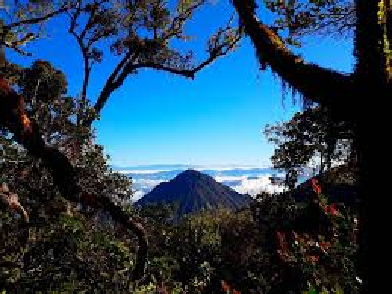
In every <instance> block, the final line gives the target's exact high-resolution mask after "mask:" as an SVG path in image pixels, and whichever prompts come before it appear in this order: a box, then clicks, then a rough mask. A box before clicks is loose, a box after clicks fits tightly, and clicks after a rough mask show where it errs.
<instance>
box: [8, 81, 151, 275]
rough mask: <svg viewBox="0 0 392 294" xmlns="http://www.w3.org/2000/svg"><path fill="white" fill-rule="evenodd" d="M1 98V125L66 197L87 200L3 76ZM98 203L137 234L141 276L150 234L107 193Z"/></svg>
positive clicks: (65, 162) (72, 173) (72, 172)
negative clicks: (34, 158) (46, 172)
mask: <svg viewBox="0 0 392 294" xmlns="http://www.w3.org/2000/svg"><path fill="white" fill-rule="evenodd" d="M0 99H1V101H2V107H1V108H0V126H1V127H5V128H6V129H7V130H9V131H10V132H12V133H13V134H14V138H15V140H16V142H18V143H19V144H21V145H22V146H23V147H24V148H25V149H26V150H27V151H28V152H29V154H30V155H32V156H35V157H37V158H39V159H41V160H42V162H43V163H44V165H45V166H46V167H47V168H48V169H49V171H50V173H51V175H52V178H53V182H54V184H55V185H56V186H57V187H58V189H59V190H60V192H61V195H62V196H63V197H64V198H66V199H68V200H70V201H73V202H81V203H83V204H86V199H84V198H83V197H80V194H81V192H82V191H80V188H79V187H78V186H77V185H76V184H75V183H76V182H77V181H76V170H75V168H74V167H73V166H72V164H71V163H70V161H69V160H68V158H67V157H66V156H65V155H64V154H63V153H61V152H60V151H59V150H57V149H55V148H53V147H49V146H46V144H45V142H44V140H43V138H42V134H41V132H40V131H39V128H38V125H37V124H36V123H34V122H33V121H31V120H30V118H29V117H28V116H27V114H26V109H25V104H24V98H23V96H21V95H19V94H17V93H16V92H15V91H14V90H13V89H11V87H10V86H9V84H8V83H7V82H6V80H5V79H4V78H3V77H0ZM97 206H98V207H100V208H102V209H104V210H107V211H108V212H109V213H110V214H111V216H112V217H113V219H114V220H115V221H117V222H119V223H121V224H122V225H124V226H125V227H126V228H127V229H129V230H130V231H132V232H133V233H134V234H135V235H136V236H137V238H138V247H139V249H138V253H137V260H136V265H135V268H134V271H133V276H132V278H134V279H141V278H142V277H143V276H144V269H145V266H146V262H147V251H148V241H147V234H146V232H145V230H144V228H143V227H142V225H141V224H139V223H138V222H136V221H135V220H134V219H133V218H131V217H129V216H128V215H127V214H126V213H125V212H124V211H123V210H122V209H121V207H120V206H118V205H116V204H115V203H113V202H112V201H111V200H110V198H109V197H107V196H106V197H103V198H101V199H97Z"/></svg>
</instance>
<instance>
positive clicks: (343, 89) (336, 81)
mask: <svg viewBox="0 0 392 294" xmlns="http://www.w3.org/2000/svg"><path fill="white" fill-rule="evenodd" d="M250 2H252V1H250V0H233V5H234V7H235V8H236V10H237V12H238V15H239V18H240V22H241V24H242V25H243V26H244V28H245V32H246V34H247V35H249V37H250V38H251V40H252V42H253V44H254V47H255V48H256V54H257V56H258V58H259V61H260V63H261V65H264V66H265V65H266V64H268V65H269V66H270V67H271V69H272V70H273V71H274V72H276V73H277V74H278V75H279V76H280V77H281V78H282V79H283V81H285V82H287V83H288V84H290V86H291V87H293V88H294V89H295V90H297V91H298V92H300V93H301V94H302V95H304V96H305V97H306V98H307V99H309V100H311V101H313V102H316V103H320V104H322V105H325V106H330V107H332V108H334V109H336V110H337V111H338V112H340V113H341V114H344V112H346V113H345V114H346V116H347V109H349V108H350V106H351V104H352V103H353V102H354V100H353V99H354V98H355V97H352V96H353V95H352V93H353V90H354V87H353V81H352V80H353V79H352V77H351V76H347V75H343V74H341V73H338V72H336V71H333V70H330V69H325V68H322V67H320V66H318V65H315V64H310V63H306V62H305V61H304V60H303V59H302V58H301V57H299V56H297V55H295V54H293V53H292V52H290V51H289V50H288V49H287V48H286V46H285V45H284V43H283V41H282V39H281V38H280V37H279V36H278V35H277V34H276V33H275V32H274V31H273V30H271V29H270V28H268V27H267V26H265V25H264V24H263V23H262V22H260V21H259V20H258V19H257V18H256V16H255V14H254V11H253V9H252V5H251V3H250ZM343 109H344V110H343Z"/></svg>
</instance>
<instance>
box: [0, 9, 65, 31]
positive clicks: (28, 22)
mask: <svg viewBox="0 0 392 294" xmlns="http://www.w3.org/2000/svg"><path fill="white" fill-rule="evenodd" d="M69 8H71V6H70V5H64V6H62V7H61V8H60V9H59V10H56V11H53V12H51V13H48V14H46V15H44V16H41V17H34V18H28V19H24V20H21V21H19V22H15V23H11V24H9V25H6V26H4V28H5V29H12V28H16V27H19V26H23V25H31V24H37V23H40V22H43V21H46V20H48V19H50V18H52V17H54V16H56V15H59V14H61V13H63V12H66V11H67V10H68V9H69Z"/></svg>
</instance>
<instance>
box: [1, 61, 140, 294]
mask: <svg viewBox="0 0 392 294" xmlns="http://www.w3.org/2000/svg"><path fill="white" fill-rule="evenodd" d="M10 78H11V77H10ZM11 80H13V81H14V82H15V83H16V84H15V86H16V87H17V88H18V89H19V90H20V93H22V94H24V95H25V96H26V97H29V98H30V99H26V100H25V103H26V104H25V106H26V109H27V113H28V115H29V116H30V117H32V118H34V120H36V121H39V122H40V128H41V130H42V136H43V137H42V138H43V140H44V141H45V143H46V144H47V145H48V146H50V147H52V148H53V147H54V148H57V149H59V150H61V151H62V152H63V154H64V155H65V156H66V158H67V159H68V160H69V161H70V162H72V164H73V167H74V169H75V172H76V178H77V180H78V183H77V185H78V186H79V187H80V190H81V191H82V193H81V196H80V198H81V199H80V202H81V204H83V205H84V206H82V207H79V206H78V205H77V204H76V203H72V202H70V201H67V199H66V198H64V197H62V195H60V193H58V189H56V187H53V181H52V179H51V175H50V173H49V172H48V171H47V170H46V169H45V167H44V165H43V164H42V162H41V161H39V160H36V159H35V158H34V157H32V156H30V155H29V154H28V153H27V152H26V150H24V149H23V148H21V146H19V145H18V144H16V143H15V141H14V140H13V138H12V134H11V133H9V132H8V131H7V130H6V129H1V134H0V143H1V145H0V170H1V177H2V181H4V182H3V186H4V184H5V183H7V187H6V189H3V188H2V189H1V190H2V195H1V196H4V197H2V198H3V199H2V200H5V202H6V205H8V206H9V207H10V208H13V209H14V210H16V211H17V212H19V214H20V215H22V216H24V220H25V221H27V222H28V224H23V225H22V224H20V225H19V226H18V222H17V221H16V220H15V218H12V217H11V216H10V215H7V213H3V212H0V218H1V222H2V234H1V244H2V246H1V247H2V248H1V251H2V254H1V258H0V268H1V270H0V281H1V282H0V284H1V285H2V287H5V288H4V289H7V290H8V289H13V290H15V289H17V288H18V287H21V288H23V289H24V290H27V289H29V290H34V289H35V290H42V289H43V288H45V287H48V286H49V284H50V286H52V287H56V285H57V287H60V288H61V285H63V287H65V284H66V283H67V281H68V280H69V279H71V280H72V279H74V280H72V281H73V282H75V280H76V281H77V283H76V284H78V285H79V284H80V285H79V286H81V287H82V285H83V284H84V287H87V288H88V287H91V286H92V289H94V285H90V284H89V283H87V284H86V279H85V275H86V274H87V273H90V274H91V276H94V277H95V278H94V279H95V280H96V285H95V286H97V285H102V286H105V285H106V287H113V285H114V284H112V285H111V286H110V285H109V284H108V282H107V281H106V280H105V279H103V276H102V275H100V274H99V271H100V270H101V272H102V273H106V274H108V275H113V274H114V275H115V274H116V273H117V271H116V270H115V269H114V268H113V267H116V266H118V265H119V264H121V265H122V266H123V268H127V267H128V268H129V265H128V266H127V262H128V263H129V260H131V259H132V257H133V254H131V252H129V251H127V250H126V251H125V252H126V254H125V253H124V252H123V251H121V250H119V249H118V248H117V246H120V245H121V242H119V240H118V239H119V238H118V237H117V238H116V239H114V237H115V235H116V232H118V230H119V229H120V227H119V226H111V227H110V226H109V229H103V230H100V231H98V232H97V229H94V228H97V227H102V225H101V224H102V223H111V222H110V221H105V222H103V221H102V220H103V219H105V220H107V216H106V215H105V213H104V211H102V210H99V209H98V210H96V209H92V208H93V207H94V206H95V201H96V199H99V198H102V197H109V198H110V200H111V201H112V202H114V203H118V202H126V201H129V198H130V195H131V193H132V191H131V185H130V180H129V179H128V178H127V177H126V176H124V175H121V174H117V173H114V172H112V171H111V170H110V168H109V166H108V164H107V158H106V157H105V156H104V154H103V148H102V146H99V145H97V144H95V143H94V133H93V131H92V130H91V129H86V128H84V127H83V126H79V127H77V126H76V124H75V123H73V121H74V118H75V117H76V114H77V113H78V110H79V108H80V107H81V104H80V103H79V102H80V99H76V98H73V97H69V96H67V95H66V94H67V93H66V92H67V83H66V79H65V76H64V74H63V73H62V72H61V71H59V70H57V69H55V68H54V67H53V66H52V65H51V64H50V63H48V62H43V61H40V60H38V61H35V62H34V63H33V64H32V65H31V66H30V67H29V68H20V67H19V68H17V70H16V71H15V72H14V75H13V77H12V79H11ZM82 128H84V129H85V131H86V132H87V133H86V137H87V138H88V139H89V140H88V141H87V142H85V143H84V144H83V145H82V146H81V147H82V152H81V153H80V154H79V153H77V152H75V146H74V145H73V144H72V143H73V141H72V140H70V139H73V138H74V137H75V136H76V134H77V133H80V132H81V129H82ZM3 190H4V191H3ZM5 190H7V191H5ZM3 192H4V193H3ZM3 202H4V201H3ZM7 202H9V203H7ZM24 206H25V207H26V209H25V208H24ZM86 215H87V217H86ZM103 227H105V226H103ZM117 234H118V233H117ZM100 238H102V239H103V240H105V241H104V242H103V241H102V240H101V239H100ZM110 238H112V240H111V241H110V242H112V243H110V244H112V245H113V248H111V247H110V246H106V247H105V246H103V245H105V244H106V245H107V243H109V241H108V239H110ZM121 238H123V237H121ZM121 238H120V239H121ZM121 241H122V242H123V243H124V244H127V245H128V246H129V247H130V248H131V249H132V248H133V246H132V243H131V242H129V241H128V242H127V241H126V240H121ZM132 242H133V240H132ZM94 243H96V244H94ZM91 246H95V248H96V254H95V255H94V258H92V257H91V252H89V250H90V247H91ZM109 247H110V248H109ZM120 247H121V246H120ZM108 250H119V251H118V254H119V255H118V259H119V261H120V262H119V263H118V264H116V263H115V261H116V259H115V258H114V260H113V259H112V260H111V262H109V263H106V262H105V261H106V260H108V259H107V258H110V257H107V256H106V257H105V254H108V252H107V251H108ZM50 252H53V254H54V256H51V254H50ZM123 253H124V254H123ZM53 257H54V258H53ZM87 261H89V262H88V263H86V262H87ZM98 261H99V262H100V264H99V265H98V264H96V263H97V262H98ZM69 264H72V265H73V266H71V267H70V266H69ZM111 264H112V265H111ZM100 267H101V268H100ZM37 268H43V269H44V270H43V271H41V272H40V274H33V273H34V272H35V270H36V269H37ZM82 268H83V270H82ZM123 268H122V269H123ZM104 269H107V271H105V270H104ZM109 269H111V271H110V270H109ZM69 271H71V272H73V274H72V278H71V277H69V276H68V275H67V274H66V273H67V272H69ZM7 272H8V273H7ZM50 272H51V273H52V274H53V273H55V272H56V273H57V274H56V279H54V280H51V279H50V276H47V274H48V273H50ZM18 273H19V274H18ZM45 273H47V274H45ZM48 279H49V280H48ZM89 279H90V277H89ZM125 281H126V279H124V277H121V275H120V276H119V277H118V278H117V279H116V281H115V283H118V285H117V286H119V285H121V283H122V284H126V283H125ZM22 285H23V286H22ZM2 290H3V288H2Z"/></svg>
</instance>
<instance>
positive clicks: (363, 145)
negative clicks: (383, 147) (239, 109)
mask: <svg viewBox="0 0 392 294" xmlns="http://www.w3.org/2000/svg"><path fill="white" fill-rule="evenodd" d="M292 2H295V1H292ZM317 2H320V3H324V4H325V3H327V2H329V1H317ZM314 3H316V2H314ZM233 4H234V6H235V8H236V10H237V12H238V15H239V17H240V22H241V24H242V25H243V27H244V28H245V32H246V34H247V35H248V36H249V37H250V38H251V40H252V42H253V45H254V47H255V49H256V55H257V57H258V58H259V60H260V63H261V64H263V65H268V66H270V68H271V69H272V71H274V72H275V73H277V74H278V75H279V76H280V78H281V79H282V80H283V81H284V82H285V83H287V84H288V85H290V86H291V87H292V88H293V89H294V90H296V91H298V92H299V93H300V94H301V95H303V96H304V97H305V98H306V99H308V100H310V101H313V102H316V103H319V104H320V105H323V106H326V107H328V108H329V109H330V110H331V114H332V118H333V119H334V120H336V121H339V120H343V121H349V122H350V123H351V124H352V125H353V126H354V129H353V132H354V142H353V144H354V148H355V152H356V154H357V158H358V160H357V163H358V170H359V175H358V183H359V185H360V195H359V196H360V201H361V209H360V229H359V235H360V253H359V257H360V266H359V267H358V270H359V276H360V277H361V278H362V279H363V291H364V292H366V291H368V290H369V288H368V287H369V284H368V282H369V281H368V276H369V275H368V273H369V268H368V267H367V262H366V261H367V256H368V254H369V253H368V250H369V249H368V241H367V240H368V238H369V235H368V234H369V230H370V229H369V226H370V223H369V221H370V219H369V211H370V210H371V209H370V207H373V206H374V205H373V203H374V200H373V199H371V198H370V195H371V194H372V191H373V188H375V187H377V185H378V183H377V182H372V180H371V179H370V175H371V174H376V168H375V166H374V165H373V164H372V163H371V162H374V161H372V154H376V152H377V150H376V148H375V146H374V144H372V143H370V142H376V141H377V140H376V137H375V135H373V134H371V133H369V132H367V131H366V130H367V129H368V128H369V127H370V128H373V127H374V128H377V126H378V121H377V120H374V119H373V120H372V121H369V120H365V119H364V118H366V117H368V115H369V113H379V112H380V108H379V107H378V105H376V103H369V102H367V101H366V100H365V99H359V98H358V97H368V98H369V97H372V95H374V94H375V93H383V94H381V96H380V97H379V98H380V99H387V95H388V94H387V93H388V92H389V91H390V90H389V89H390V82H389V80H390V76H391V71H390V59H391V53H390V49H389V44H390V38H391V32H390V22H391V19H390V15H391V14H390V4H389V3H387V1H384V0H382V1H365V0H356V1H354V5H355V12H356V20H355V41H354V45H355V49H354V55H355V57H356V65H355V70H354V72H353V73H352V74H350V75H344V74H341V73H338V72H336V71H333V70H329V69H325V68H322V67H319V66H317V65H315V64H310V63H306V62H305V61H304V60H303V59H302V58H300V57H299V56H297V55H295V54H293V53H292V52H291V51H290V50H289V49H288V48H287V47H286V46H285V45H284V43H283V41H282V39H281V38H280V37H279V35H278V34H277V33H275V32H274V31H273V30H271V29H270V28H268V27H267V26H266V25H265V24H264V23H263V22H262V21H259V20H258V19H257V18H256V11H255V8H256V1H252V0H249V1H240V0H233ZM354 105H355V106H356V107H355V108H356V109H355V111H353V106H354ZM380 116H382V115H381V114H380ZM378 152H379V151H378ZM365 264H366V265H365Z"/></svg>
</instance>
